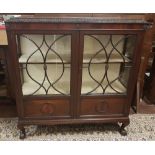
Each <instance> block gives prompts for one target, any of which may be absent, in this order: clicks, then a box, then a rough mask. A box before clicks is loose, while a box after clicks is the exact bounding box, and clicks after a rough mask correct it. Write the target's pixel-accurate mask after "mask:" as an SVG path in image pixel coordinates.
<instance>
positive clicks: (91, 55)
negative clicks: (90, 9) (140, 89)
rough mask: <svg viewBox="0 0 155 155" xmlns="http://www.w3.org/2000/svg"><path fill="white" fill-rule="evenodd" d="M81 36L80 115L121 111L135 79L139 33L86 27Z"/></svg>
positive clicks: (108, 113) (107, 113)
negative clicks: (93, 29)
mask: <svg viewBox="0 0 155 155" xmlns="http://www.w3.org/2000/svg"><path fill="white" fill-rule="evenodd" d="M80 37H81V38H82V39H81V49H82V50H81V62H80V70H81V75H80V82H81V83H80V88H79V94H80V99H79V115H81V117H82V116H85V115H86V116H92V115H94V116H103V115H104V116H106V115H110V114H113V115H116V116H118V115H122V114H123V113H124V110H125V109H124V108H125V105H124V103H127V98H128V99H129V98H130V97H129V96H130V95H131V94H130V93H131V92H132V91H133V87H132V86H131V85H134V84H135V80H136V79H135V75H136V74H137V73H136V70H137V69H136V68H137V66H136V63H135V62H134V61H135V57H136V53H138V52H136V48H137V43H138V35H137V34H136V33H135V32H133V33H131V32H129V33H128V32H125V31H123V32H122V33H119V32H118V31H109V32H108V31H106V32H103V31H87V32H81V35H80ZM137 61H138V60H137Z"/></svg>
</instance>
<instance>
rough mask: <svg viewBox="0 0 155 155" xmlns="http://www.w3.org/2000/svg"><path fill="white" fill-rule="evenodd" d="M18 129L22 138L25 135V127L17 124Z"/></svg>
mask: <svg viewBox="0 0 155 155" xmlns="http://www.w3.org/2000/svg"><path fill="white" fill-rule="evenodd" d="M18 129H19V130H20V136H19V138H20V139H24V138H25V137H26V133H25V128H24V126H23V125H18Z"/></svg>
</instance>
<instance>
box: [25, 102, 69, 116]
mask: <svg viewBox="0 0 155 155" xmlns="http://www.w3.org/2000/svg"><path fill="white" fill-rule="evenodd" d="M24 116H25V117H40V116H41V117H48V116H50V117H63V116H64V117H65V116H70V101H69V99H68V100H67V99H52V100H29V101H24Z"/></svg>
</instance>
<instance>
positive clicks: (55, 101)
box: [16, 31, 76, 117]
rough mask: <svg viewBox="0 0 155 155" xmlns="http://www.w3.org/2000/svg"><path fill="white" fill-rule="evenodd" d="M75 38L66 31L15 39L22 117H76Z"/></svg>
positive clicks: (21, 35) (23, 34)
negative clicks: (74, 96)
mask: <svg viewBox="0 0 155 155" xmlns="http://www.w3.org/2000/svg"><path fill="white" fill-rule="evenodd" d="M75 38H76V36H75V33H73V32H63V31H61V32H52V33H51V32H50V33H49V32H47V33H39V34H38V33H32V34H31V33H22V34H21V33H19V34H17V35H16V44H17V49H18V50H17V53H18V56H17V61H18V66H19V69H18V71H19V72H20V75H19V77H20V78H19V81H20V86H19V89H20V90H21V92H22V94H21V96H22V101H23V102H22V103H23V104H22V107H21V108H22V109H24V111H23V114H22V115H24V116H27V117H31V116H33V117H35V116H36V117H39V116H45V117H47V116H48V117H70V116H73V110H72V108H73V105H72V102H73V94H74V87H73V85H72V84H71V83H73V81H74V78H73V75H74V69H73V65H74V63H75V60H74V59H75V58H74V57H73V54H74V50H73V46H74V45H75V41H76V39H75Z"/></svg>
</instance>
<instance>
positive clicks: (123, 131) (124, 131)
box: [119, 122, 129, 136]
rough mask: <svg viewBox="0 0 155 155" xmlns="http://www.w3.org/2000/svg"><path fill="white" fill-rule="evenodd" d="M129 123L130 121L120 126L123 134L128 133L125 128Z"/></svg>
mask: <svg viewBox="0 0 155 155" xmlns="http://www.w3.org/2000/svg"><path fill="white" fill-rule="evenodd" d="M128 125H129V122H125V123H122V125H121V127H120V131H119V132H120V134H121V135H122V136H126V135H127V131H126V130H125V127H126V126H128Z"/></svg>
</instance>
